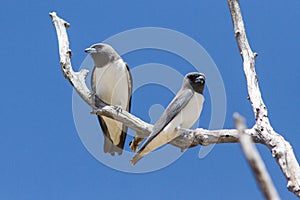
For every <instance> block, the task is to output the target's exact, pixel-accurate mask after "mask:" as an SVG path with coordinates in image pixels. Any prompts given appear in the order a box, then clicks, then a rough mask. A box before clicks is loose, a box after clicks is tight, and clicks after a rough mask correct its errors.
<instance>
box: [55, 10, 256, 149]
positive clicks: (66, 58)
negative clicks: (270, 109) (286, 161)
mask: <svg viewBox="0 0 300 200" xmlns="http://www.w3.org/2000/svg"><path fill="white" fill-rule="evenodd" d="M50 17H51V18H52V21H53V24H54V26H55V29H56V33H57V38H58V44H59V55H60V65H61V69H62V72H63V75H64V76H65V78H66V79H67V80H69V82H70V83H71V84H72V86H73V87H74V89H75V90H76V92H77V93H78V94H79V96H80V97H81V98H82V99H83V100H84V101H85V102H86V103H87V104H88V105H90V106H91V107H92V109H93V111H92V113H94V114H97V115H104V116H106V117H110V118H113V119H115V120H117V121H121V122H122V123H123V124H124V125H125V126H128V127H129V128H131V129H133V130H134V131H136V132H137V134H138V135H139V136H141V137H147V136H149V134H150V133H151V131H152V128H153V125H151V124H148V123H146V122H144V121H143V120H141V119H139V118H137V117H135V116H134V115H132V114H130V113H128V112H126V111H125V110H121V111H120V110H119V108H117V107H115V106H110V105H107V104H106V103H105V102H103V101H102V100H101V99H99V98H98V97H97V96H96V94H95V93H93V92H92V91H90V90H89V89H88V87H87V85H86V83H85V79H86V76H87V74H88V70H86V69H83V70H81V71H79V72H74V70H73V68H72V64H71V50H70V48H69V39H68V35H67V31H66V28H67V27H69V26H70V24H69V23H68V22H66V21H65V20H63V19H61V18H60V17H58V16H57V14H56V13H55V12H51V13H50ZM248 132H249V134H250V135H252V137H253V140H255V141H259V140H260V139H259V136H258V135H257V134H255V131H253V130H249V131H248ZM231 142H238V135H237V131H236V130H235V129H232V130H205V129H196V130H191V131H190V133H188V134H186V135H182V136H179V137H178V138H176V139H175V140H173V141H171V142H170V144H172V145H174V146H176V147H178V148H180V149H181V150H184V149H187V148H189V147H192V146H196V145H209V144H215V143H231Z"/></svg>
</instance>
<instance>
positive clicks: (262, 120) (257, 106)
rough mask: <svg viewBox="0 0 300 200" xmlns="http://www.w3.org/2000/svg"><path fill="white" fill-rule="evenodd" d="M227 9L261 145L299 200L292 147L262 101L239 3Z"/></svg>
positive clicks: (299, 180) (235, 0)
mask: <svg viewBox="0 0 300 200" xmlns="http://www.w3.org/2000/svg"><path fill="white" fill-rule="evenodd" d="M228 5H229V9H230V13H231V17H232V22H233V26H234V34H235V38H236V42H237V45H238V48H239V50H240V53H241V56H242V58H243V66H244V72H245V76H246V80H247V86H248V95H249V99H250V102H251V105H252V108H253V112H254V116H255V119H256V123H255V125H254V127H253V128H254V129H255V130H258V134H259V135H260V138H261V139H262V141H261V142H262V143H263V144H264V145H266V146H267V147H268V148H269V149H270V150H271V151H272V155H273V157H274V158H275V159H276V161H277V163H278V164H279V166H280V168H281V170H282V172H283V174H284V176H285V177H286V179H287V181H288V183H287V187H288V189H289V190H290V191H291V192H293V193H294V194H295V195H297V196H298V197H300V167H299V164H298V162H297V160H296V157H295V154H294V152H293V149H292V147H291V145H290V144H289V143H288V142H287V141H286V140H285V139H284V138H283V137H282V136H281V135H279V134H278V133H276V132H275V131H274V130H273V128H272V126H271V124H270V121H269V118H268V111H267V107H266V106H265V104H264V102H263V100H262V97H261V92H260V89H259V86H258V78H257V75H256V72H255V57H256V56H257V53H253V52H252V50H251V48H250V45H249V42H248V39H247V36H246V31H245V27H244V22H243V18H242V14H241V9H240V6H239V3H238V0H228Z"/></svg>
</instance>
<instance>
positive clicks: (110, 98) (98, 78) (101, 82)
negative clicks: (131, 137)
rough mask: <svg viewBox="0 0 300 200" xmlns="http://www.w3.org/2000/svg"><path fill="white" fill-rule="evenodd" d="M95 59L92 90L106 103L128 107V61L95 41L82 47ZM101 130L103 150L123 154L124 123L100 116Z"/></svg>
mask: <svg viewBox="0 0 300 200" xmlns="http://www.w3.org/2000/svg"><path fill="white" fill-rule="evenodd" d="M85 52H87V53H89V54H90V55H91V57H92V58H93V60H94V69H93V72H92V77H91V87H92V90H93V92H95V93H96V95H97V96H98V97H99V98H100V99H101V100H102V101H104V102H105V103H107V104H110V105H115V106H118V107H121V109H124V110H126V111H128V112H129V111H130V104H131V93H132V78H131V74H130V71H129V67H128V65H127V64H126V63H125V62H124V61H123V59H122V58H121V57H120V56H119V54H118V53H117V52H116V51H115V50H114V49H113V48H112V47H111V46H110V45H108V44H103V43H99V44H94V45H92V46H91V47H89V48H87V49H85ZM98 120H99V122H100V126H101V128H102V131H103V134H104V152H105V153H110V154H111V155H114V154H115V153H118V154H119V155H121V154H122V152H123V148H124V143H125V139H126V134H127V127H126V126H124V125H123V124H122V123H121V122H118V121H115V120H114V119H111V118H108V117H105V116H99V115H98Z"/></svg>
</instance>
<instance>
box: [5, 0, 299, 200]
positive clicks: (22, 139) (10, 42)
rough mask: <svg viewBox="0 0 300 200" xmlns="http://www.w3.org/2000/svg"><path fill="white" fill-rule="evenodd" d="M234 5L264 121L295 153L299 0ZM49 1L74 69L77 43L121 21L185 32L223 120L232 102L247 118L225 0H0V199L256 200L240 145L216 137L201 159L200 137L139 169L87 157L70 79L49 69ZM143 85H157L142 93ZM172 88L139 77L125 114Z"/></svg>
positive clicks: (140, 54) (52, 41) (281, 186)
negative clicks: (221, 89)
mask: <svg viewBox="0 0 300 200" xmlns="http://www.w3.org/2000/svg"><path fill="white" fill-rule="evenodd" d="M241 7H242V11H243V16H244V20H245V24H246V28H247V34H248V38H249V41H250V44H251V46H252V49H253V50H254V51H257V52H258V53H259V57H258V58H257V65H256V70H257V73H258V77H259V84H260V88H261V91H262V93H263V98H264V101H265V103H266V105H267V106H268V109H269V117H270V120H271V123H272V125H273V128H274V129H275V130H276V131H278V132H279V133H281V134H282V135H283V136H284V137H285V138H286V139H287V140H288V141H290V143H291V144H292V145H293V148H294V151H295V153H296V156H297V159H298V160H300V154H299V152H300V138H299V131H298V129H299V123H300V118H299V117H298V116H297V112H298V111H299V109H300V107H299V102H300V95H299V92H298V91H299V74H300V73H299V72H300V70H299V66H298V65H299V61H298V58H299V56H300V47H299V43H300V41H299V35H300V28H299V21H300V12H299V9H300V2H299V1H298V0H291V1H288V2H285V3H284V5H283V3H282V2H279V1H274V2H272V3H270V2H267V1H250V2H247V1H245V2H244V1H243V2H242V5H241ZM50 11H56V12H57V13H58V14H59V15H60V16H61V17H63V18H64V19H66V20H67V21H69V22H70V23H71V28H69V29H68V32H69V38H70V43H71V49H72V51H73V57H72V63H73V67H74V69H78V68H79V66H80V65H81V62H82V61H83V60H84V58H85V57H86V54H85V53H84V52H83V50H84V49H85V48H86V47H88V46H90V45H91V44H93V43H96V42H101V41H102V40H104V39H106V38H108V37H110V36H112V35H114V34H117V33H119V32H122V31H125V30H128V29H132V28H139V27H147V26H157V27H165V28H169V29H173V30H176V31H179V32H182V33H184V34H186V35H188V36H190V37H192V38H193V39H195V40H196V41H197V42H199V43H200V44H201V45H202V46H203V47H204V48H205V49H206V50H207V52H208V53H209V54H210V56H211V57H212V58H213V60H214V61H215V63H216V64H217V66H218V69H219V71H220V73H221V75H222V78H223V80H224V84H225V89H226V94H227V115H226V122H225V127H226V128H233V120H232V114H233V113H234V112H236V111H237V112H240V113H241V114H242V115H244V116H245V117H246V118H247V123H248V126H252V125H253V122H254V119H253V113H252V109H251V106H250V104H249V102H248V101H247V90H246V84H245V78H244V75H243V70H242V60H241V57H240V55H239V52H238V49H237V45H236V42H235V39H234V35H233V27H232V22H231V18H230V14H229V9H228V6H227V1H216V0H210V1H202V2H199V1H185V2H184V3H183V2H179V1H178V2H176V1H158V0H153V1H149V2H146V1H143V2H142V1H127V2H125V1H96V0H91V1H85V2H83V1H78V0H74V1H57V0H54V1H51V2H50V1H37V0H30V1H28V0H24V1H14V0H12V1H3V2H2V4H1V8H0V25H1V33H0V35H1V37H0V42H1V50H0V51H1V58H2V67H1V69H2V70H1V74H2V76H1V79H0V85H1V93H2V98H1V112H0V118H1V126H0V132H1V135H0V137H1V139H0V158H1V159H2V162H1V164H0V199H7V200H9V199H45V200H46V199H73V200H74V199H121V198H122V199H130V198H131V199H162V198H165V199H167V198H168V199H171V198H176V199H190V198H201V199H241V198H243V199H263V196H262V195H261V192H260V191H259V189H258V187H257V184H256V181H255V179H254V177H253V175H252V172H251V171H250V168H249V166H248V164H247V162H246V161H245V159H244V156H243V154H242V152H241V149H240V146H239V144H222V145H216V146H215V147H214V149H213V151H212V152H211V153H210V154H209V155H208V156H207V157H205V158H204V159H199V158H198V151H199V147H196V148H193V149H189V150H188V151H187V152H186V153H185V154H184V155H183V156H182V157H181V158H180V159H178V160H177V161H176V162H174V163H173V164H172V165H170V166H168V167H166V168H164V169H162V170H159V171H155V172H152V173H147V174H129V173H123V172H119V171H116V170H113V169H111V168H108V167H106V166H105V165H103V164H101V163H100V162H98V161H97V160H96V159H95V158H94V157H93V156H91V154H90V153H89V152H88V151H87V150H86V148H85V147H84V145H83V144H82V142H81V140H80V138H79V136H78V134H77V131H76V127H75V124H74V120H73V114H72V87H71V86H70V84H69V83H68V82H67V81H66V80H65V79H64V77H63V76H62V73H61V70H60V66H59V56H58V44H57V37H56V33H55V29H54V27H53V25H52V23H51V19H50V17H49V15H48V13H49V12H50ZM174 42H176V41H174ZM124 60H125V61H126V62H127V63H129V65H130V66H131V68H134V66H137V65H140V64H144V63H149V62H157V63H162V64H166V65H169V66H172V67H173V68H174V69H176V70H178V71H180V72H182V73H183V72H184V71H185V70H186V69H188V70H187V71H189V70H192V66H189V65H188V63H186V62H185V61H184V60H181V59H179V58H175V57H174V56H172V55H170V54H168V53H163V52H161V51H154V50H145V51H137V52H132V53H130V54H128V55H125V56H124ZM183 67H186V68H185V69H183ZM180 81H181V80H180ZM151 87H152V88H151ZM149 91H157V94H155V95H153V96H151V98H149V96H147V95H146V94H149ZM160 92H165V93H166V95H165V96H163V97H162V95H160V94H161V93H160ZM207 94H208V91H206V95H207ZM172 97H173V96H172V93H170V92H166V91H165V90H163V89H162V88H159V87H155V86H149V87H145V88H144V89H143V91H138V92H137V94H136V95H135V96H133V102H134V104H133V105H134V106H133V107H134V108H133V113H134V114H136V115H138V116H140V117H141V118H143V119H144V120H146V121H149V116H148V113H147V112H146V110H145V108H147V105H145V104H143V102H147V103H148V104H149V105H150V104H153V103H159V104H162V105H164V106H166V105H167V104H168V103H169V101H170V100H171V99H172ZM207 98H208V97H207ZM146 100H147V101H146ZM207 101H208V103H207V104H206V107H205V109H204V110H203V113H202V115H201V118H200V120H201V121H200V126H201V127H204V128H207V126H208V122H209V118H210V108H209V107H210V106H209V100H207ZM95 120H96V117H95ZM99 134H100V133H99ZM257 147H258V149H259V151H260V153H261V155H262V157H263V159H264V161H265V163H266V166H267V168H268V170H269V172H270V174H271V177H272V180H273V181H274V183H275V186H276V188H277V190H278V192H279V194H280V196H281V198H282V199H296V197H295V196H294V195H293V194H292V193H290V192H289V191H288V190H287V189H286V179H285V177H284V176H283V175H282V173H281V171H280V169H279V167H278V165H277V163H276V162H275V160H274V159H273V158H272V156H271V154H270V152H269V150H268V149H267V148H266V147H264V146H262V145H257ZM99 150H101V151H102V147H101V146H99Z"/></svg>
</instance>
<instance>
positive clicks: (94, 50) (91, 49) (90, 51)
mask: <svg viewBox="0 0 300 200" xmlns="http://www.w3.org/2000/svg"><path fill="white" fill-rule="evenodd" d="M84 52H86V53H97V50H96V49H95V48H91V47H90V48H86V49H85V50H84Z"/></svg>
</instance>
